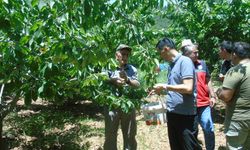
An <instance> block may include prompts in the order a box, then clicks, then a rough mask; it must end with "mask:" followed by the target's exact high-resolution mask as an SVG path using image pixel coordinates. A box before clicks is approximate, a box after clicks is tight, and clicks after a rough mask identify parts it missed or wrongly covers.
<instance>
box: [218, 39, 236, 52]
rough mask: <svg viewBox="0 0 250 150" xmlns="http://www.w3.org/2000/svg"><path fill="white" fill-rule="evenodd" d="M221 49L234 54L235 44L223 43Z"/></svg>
mask: <svg viewBox="0 0 250 150" xmlns="http://www.w3.org/2000/svg"><path fill="white" fill-rule="evenodd" d="M219 46H220V47H221V48H223V49H225V50H226V51H227V52H228V53H230V54H231V53H232V51H233V42H231V41H225V40H224V41H223V42H221V43H220V45H219Z"/></svg>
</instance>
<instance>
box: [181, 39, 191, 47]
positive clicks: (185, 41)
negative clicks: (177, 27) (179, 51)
mask: <svg viewBox="0 0 250 150" xmlns="http://www.w3.org/2000/svg"><path fill="white" fill-rule="evenodd" d="M187 45H194V44H193V43H192V41H191V40H190V39H184V40H183V41H182V42H181V47H184V46H187Z"/></svg>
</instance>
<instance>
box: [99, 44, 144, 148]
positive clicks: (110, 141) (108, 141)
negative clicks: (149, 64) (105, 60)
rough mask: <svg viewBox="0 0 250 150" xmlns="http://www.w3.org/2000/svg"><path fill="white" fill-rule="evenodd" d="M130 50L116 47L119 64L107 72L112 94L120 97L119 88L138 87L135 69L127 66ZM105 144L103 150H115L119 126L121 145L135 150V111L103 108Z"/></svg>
mask: <svg viewBox="0 0 250 150" xmlns="http://www.w3.org/2000/svg"><path fill="white" fill-rule="evenodd" d="M131 51H132V49H131V47H129V46H128V45H125V44H120V45H119V46H118V47H117V51H116V54H115V57H116V59H117V61H118V62H119V67H117V68H116V70H114V71H111V72H109V77H110V79H109V82H110V84H112V85H114V86H115V87H116V88H115V89H116V90H115V91H114V94H115V95H116V96H117V97H120V96H121V95H122V94H123V93H121V92H120V91H119V88H121V87H123V86H131V87H139V86H140V83H139V81H138V79H137V69H136V68H135V67H134V66H132V65H131V64H128V59H129V56H130V53H131ZM104 116H105V142H104V150H117V132H118V128H119V125H120V124H121V129H122V134H123V140H124V141H123V145H124V149H126V150H136V149H137V143H136V139H135V136H136V114H135V109H133V110H131V112H129V113H125V112H123V111H122V110H121V108H116V109H115V108H114V109H109V108H105V111H104Z"/></svg>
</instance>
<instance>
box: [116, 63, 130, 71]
mask: <svg viewBox="0 0 250 150" xmlns="http://www.w3.org/2000/svg"><path fill="white" fill-rule="evenodd" d="M123 68H124V70H127V69H128V68H129V67H128V64H125V65H124V67H123ZM121 69H122V68H121V67H116V70H121Z"/></svg>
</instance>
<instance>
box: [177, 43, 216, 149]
mask: <svg viewBox="0 0 250 150" xmlns="http://www.w3.org/2000/svg"><path fill="white" fill-rule="evenodd" d="M197 47H198V46H197V45H194V44H193V43H192V41H191V40H190V39H188V40H183V41H182V46H181V51H182V53H183V55H185V56H187V57H189V58H191V60H192V61H193V63H194V66H195V72H196V78H197V84H196V89H197V96H196V100H197V114H198V122H199V124H200V125H201V127H202V129H203V132H204V138H205V144H206V149H207V150H214V147H215V135H214V125H213V120H212V116H211V108H212V107H213V106H214V104H215V98H216V97H215V96H216V95H215V93H214V91H213V87H212V82H211V76H210V73H209V71H208V68H207V65H206V63H205V61H203V60H199V59H198V48H197ZM197 131H198V128H197ZM197 133H198V132H197Z"/></svg>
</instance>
